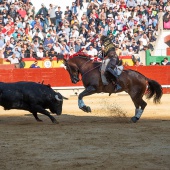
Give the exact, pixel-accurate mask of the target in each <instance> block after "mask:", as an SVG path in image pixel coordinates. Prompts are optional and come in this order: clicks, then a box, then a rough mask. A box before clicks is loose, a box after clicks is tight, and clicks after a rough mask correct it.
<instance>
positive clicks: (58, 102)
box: [49, 92, 68, 115]
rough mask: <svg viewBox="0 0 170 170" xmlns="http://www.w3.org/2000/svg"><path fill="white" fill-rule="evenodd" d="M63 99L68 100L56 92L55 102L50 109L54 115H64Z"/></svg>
mask: <svg viewBox="0 0 170 170" xmlns="http://www.w3.org/2000/svg"><path fill="white" fill-rule="evenodd" d="M63 99H66V100H67V99H68V98H66V97H64V96H62V95H61V94H60V93H57V92H56V95H55V98H54V101H53V102H52V103H51V106H50V107H49V109H50V111H51V112H52V113H56V114H57V115H61V113H62V106H63Z"/></svg>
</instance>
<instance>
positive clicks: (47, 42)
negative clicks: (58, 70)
mask: <svg viewBox="0 0 170 170" xmlns="http://www.w3.org/2000/svg"><path fill="white" fill-rule="evenodd" d="M53 44H54V41H53V39H52V38H51V35H50V34H48V35H47V38H46V39H45V41H44V44H43V46H44V48H45V50H48V51H49V50H50V49H51V47H52V46H53Z"/></svg>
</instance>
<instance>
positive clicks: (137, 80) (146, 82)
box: [64, 53, 163, 123]
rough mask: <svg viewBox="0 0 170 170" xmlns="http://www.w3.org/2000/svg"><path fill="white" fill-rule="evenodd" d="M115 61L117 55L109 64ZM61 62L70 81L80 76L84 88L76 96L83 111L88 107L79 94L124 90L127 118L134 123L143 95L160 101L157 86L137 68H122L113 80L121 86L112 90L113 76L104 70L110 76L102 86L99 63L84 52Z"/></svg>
mask: <svg viewBox="0 0 170 170" xmlns="http://www.w3.org/2000/svg"><path fill="white" fill-rule="evenodd" d="M119 62H120V61H119V58H114V60H113V61H112V64H113V65H115V66H116V65H117V64H118V63H119ZM64 65H65V68H66V70H67V71H68V73H69V75H70V79H71V81H72V83H74V84H76V83H77V82H79V81H80V78H79V75H81V79H82V82H83V85H84V87H85V90H84V91H83V92H81V93H80V94H79V95H78V106H79V108H80V109H81V110H83V111H84V112H91V108H90V107H89V106H86V105H85V103H84V101H83V97H85V96H88V95H92V94H94V93H101V92H104V93H109V95H111V94H112V93H119V92H122V91H125V92H127V93H128V94H129V95H130V97H131V99H132V101H133V103H134V106H135V115H134V116H133V117H132V118H131V121H132V122H134V123H136V122H137V121H138V120H139V119H140V117H141V116H142V113H143V111H144V109H145V107H146V106H147V103H146V102H145V101H144V100H143V96H144V95H145V96H146V98H147V99H151V98H153V102H154V103H155V104H156V103H160V101H161V97H162V95H163V90H162V87H161V85H160V84H159V83H158V82H157V81H155V80H152V79H149V78H147V77H145V76H144V75H143V74H141V73H139V72H137V71H134V70H131V69H124V70H123V71H122V73H121V74H120V75H119V76H118V77H117V82H118V83H119V84H120V85H121V87H122V88H121V89H120V90H118V91H115V84H114V83H113V82H114V81H113V80H114V79H115V77H114V76H113V75H112V74H110V73H109V72H107V77H108V78H109V77H110V80H111V81H110V83H109V84H108V85H103V83H102V80H101V74H100V67H101V62H93V61H92V60H91V57H89V56H88V55H87V54H85V53H77V54H74V55H73V56H72V57H71V56H70V58H68V59H64ZM112 78H113V79H112Z"/></svg>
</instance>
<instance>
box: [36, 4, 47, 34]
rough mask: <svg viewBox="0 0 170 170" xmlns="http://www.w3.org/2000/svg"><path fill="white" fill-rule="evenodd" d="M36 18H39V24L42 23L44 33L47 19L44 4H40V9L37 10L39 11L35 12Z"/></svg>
mask: <svg viewBox="0 0 170 170" xmlns="http://www.w3.org/2000/svg"><path fill="white" fill-rule="evenodd" d="M36 16H39V18H40V20H41V22H42V23H43V24H42V27H43V31H44V32H46V30H45V29H46V27H48V19H47V16H48V10H47V8H46V7H45V5H44V4H41V8H40V9H39V11H38V12H37V15H36Z"/></svg>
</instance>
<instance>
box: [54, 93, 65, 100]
mask: <svg viewBox="0 0 170 170" xmlns="http://www.w3.org/2000/svg"><path fill="white" fill-rule="evenodd" d="M55 98H56V100H58V101H62V100H63V99H59V97H58V95H57V94H56V95H55Z"/></svg>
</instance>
